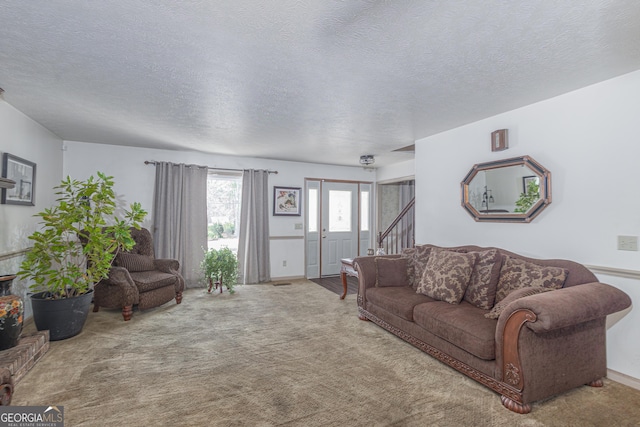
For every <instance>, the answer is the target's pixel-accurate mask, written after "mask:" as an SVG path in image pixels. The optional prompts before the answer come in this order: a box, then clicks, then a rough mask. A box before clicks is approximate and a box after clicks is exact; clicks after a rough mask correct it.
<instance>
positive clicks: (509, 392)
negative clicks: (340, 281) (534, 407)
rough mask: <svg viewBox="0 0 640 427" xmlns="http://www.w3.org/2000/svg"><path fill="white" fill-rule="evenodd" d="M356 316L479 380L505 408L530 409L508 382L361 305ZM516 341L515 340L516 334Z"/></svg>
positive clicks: (519, 392)
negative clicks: (443, 350) (447, 352)
mask: <svg viewBox="0 0 640 427" xmlns="http://www.w3.org/2000/svg"><path fill="white" fill-rule="evenodd" d="M358 317H359V318H360V319H362V320H370V321H372V322H373V323H375V324H376V325H378V326H380V327H381V328H383V329H385V330H387V331H389V332H391V333H392V334H394V335H395V336H397V337H398V338H401V339H403V340H404V341H406V342H408V343H409V344H411V345H413V346H414V347H417V348H418V349H420V350H422V351H423V352H425V353H427V354H428V355H430V356H432V357H434V358H436V359H438V360H439V361H441V362H442V363H445V364H446V365H449V366H451V367H452V368H453V369H455V370H456V371H458V372H461V373H463V374H465V375H466V376H468V377H469V378H471V379H473V380H475V381H477V382H479V383H480V384H482V385H484V386H486V387H488V388H490V389H491V390H493V391H495V392H496V393H499V394H501V395H502V403H503V405H504V406H505V407H506V408H507V409H510V410H512V411H514V412H517V413H520V414H526V413H528V412H530V411H531V406H530V405H523V404H522V390H518V389H516V388H515V387H512V386H510V385H509V384H506V383H504V382H502V381H498V380H496V379H495V378H493V377H490V376H489V375H487V374H485V373H484V372H480V371H478V370H477V369H475V368H472V367H471V366H469V365H467V364H466V363H463V362H461V361H459V360H458V359H456V358H453V357H451V356H449V355H448V354H446V353H443V352H442V351H440V350H438V349H437V348H435V347H433V346H431V345H429V344H427V343H425V342H424V341H421V340H419V339H417V338H415V337H414V336H412V335H410V334H408V333H406V332H405V331H403V330H401V329H398V328H396V327H395V326H393V325H390V324H389V323H387V322H385V321H384V320H382V319H380V318H379V317H377V316H376V315H375V314H373V313H371V312H369V311H367V310H365V309H364V308H363V307H362V306H359V307H358ZM523 324H524V323H523ZM521 326H522V325H521ZM505 329H506V326H505ZM519 330H520V329H518V332H519ZM516 342H517V336H516ZM518 363H519V362H518ZM505 399H506V401H507V403H505ZM510 405H511V406H510ZM527 409H528V411H527ZM523 411H526V412H523Z"/></svg>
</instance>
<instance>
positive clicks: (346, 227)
mask: <svg viewBox="0 0 640 427" xmlns="http://www.w3.org/2000/svg"><path fill="white" fill-rule="evenodd" d="M329 231H330V232H350V231H351V191H339V190H330V191H329Z"/></svg>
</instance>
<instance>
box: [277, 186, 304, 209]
mask: <svg viewBox="0 0 640 427" xmlns="http://www.w3.org/2000/svg"><path fill="white" fill-rule="evenodd" d="M300 194H301V188H300V187H297V188H296V187H276V186H274V187H273V215H274V216H277V215H287V216H300V214H301V210H300V206H301V201H300Z"/></svg>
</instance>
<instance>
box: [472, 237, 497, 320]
mask: <svg viewBox="0 0 640 427" xmlns="http://www.w3.org/2000/svg"><path fill="white" fill-rule="evenodd" d="M467 253H475V254H477V255H478V260H477V261H476V264H475V266H474V267H473V273H471V279H470V280H469V287H467V291H466V292H465V293H464V300H465V301H467V302H468V303H471V304H473V305H475V306H476V307H478V308H482V309H485V310H490V309H491V308H492V307H493V304H494V302H495V300H496V292H497V290H498V279H499V278H500V268H501V267H502V255H500V253H499V252H498V250H497V249H490V250H488V251H481V252H475V251H469V252H467Z"/></svg>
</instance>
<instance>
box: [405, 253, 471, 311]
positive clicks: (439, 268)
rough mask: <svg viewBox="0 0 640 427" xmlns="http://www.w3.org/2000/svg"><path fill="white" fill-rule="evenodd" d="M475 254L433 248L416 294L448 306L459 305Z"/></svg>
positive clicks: (465, 288)
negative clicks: (445, 303) (444, 302)
mask: <svg viewBox="0 0 640 427" xmlns="http://www.w3.org/2000/svg"><path fill="white" fill-rule="evenodd" d="M477 258H478V256H477V254H472V253H468V254H467V253H461V252H452V251H447V250H443V249H438V248H433V249H432V250H431V255H430V256H429V261H427V268H426V270H425V271H424V274H423V276H422V279H421V280H420V284H419V286H418V290H417V292H418V293H421V294H424V295H426V296H428V297H431V298H433V299H436V300H439V301H446V302H448V303H449V304H459V303H460V301H461V300H462V297H463V296H464V292H465V291H466V290H467V286H469V279H470V278H471V273H472V272H473V266H474V265H475V263H476V259H477Z"/></svg>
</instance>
